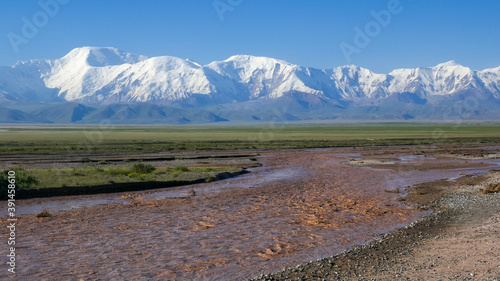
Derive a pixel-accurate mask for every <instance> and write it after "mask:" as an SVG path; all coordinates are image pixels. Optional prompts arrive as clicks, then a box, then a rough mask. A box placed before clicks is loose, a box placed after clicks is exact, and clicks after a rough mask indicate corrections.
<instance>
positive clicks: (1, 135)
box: [0, 123, 500, 155]
mask: <svg viewBox="0 0 500 281" xmlns="http://www.w3.org/2000/svg"><path fill="white" fill-rule="evenodd" d="M499 141H500V125H498V124H467V125H464V124H458V123H453V124H450V125H446V124H417V123H378V124H356V125H352V124H348V125H346V124H343V125H340V124H335V125H331V124H330V125H281V124H268V125H261V126H213V125H207V126H114V125H108V126H101V127H99V126H85V127H61V126H59V127H56V126H44V127H8V126H5V127H0V155H20V154H60V153H84V152H134V151H137V152H159V151H171V150H223V149H266V148H303V147H331V146H357V145H395V144H431V143H473V142H483V143H485V142H499Z"/></svg>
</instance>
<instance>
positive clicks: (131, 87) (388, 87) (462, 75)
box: [0, 47, 500, 122]
mask: <svg viewBox="0 0 500 281" xmlns="http://www.w3.org/2000/svg"><path fill="white" fill-rule="evenodd" d="M22 102H28V103H38V104H47V105H48V104H51V103H66V102H71V103H77V104H82V105H85V106H87V107H91V108H94V109H96V108H98V107H103V106H104V107H106V106H111V105H114V104H138V103H144V104H151V105H156V106H171V107H173V108H178V109H181V110H187V109H193V108H218V110H219V109H220V108H224V109H225V110H222V111H220V112H219V113H214V112H211V113H212V114H214V115H215V116H217V118H216V117H214V116H212V115H210V116H211V117H210V118H209V119H213V120H217V121H223V120H231V118H229V116H231V115H233V114H232V113H229V112H228V111H231V110H232V109H231V108H236V107H237V106H235V105H236V104H241V106H238V107H241V108H246V109H245V110H250V111H251V110H254V111H255V110H256V109H258V108H266V107H267V106H268V105H270V104H275V103H276V102H278V103H279V102H281V103H283V104H290V107H291V108H294V111H295V112H289V113H287V114H290V115H293V116H295V115H296V116H295V117H294V118H297V119H303V118H306V119H307V118H310V116H316V115H317V114H316V112H312V111H314V110H318V108H330V109H332V110H331V111H332V113H335V112H337V111H338V109H342V110H346V111H345V112H344V114H343V112H340V113H339V114H337V115H338V116H337V115H336V116H333V115H335V114H336V113H335V114H333V115H331V114H330V115H331V116H323V117H324V118H333V119H335V118H338V117H339V116H344V117H345V118H352V117H349V116H351V112H356V111H359V112H360V114H361V113H362V110H360V108H365V109H367V108H369V107H377V106H378V107H380V106H382V107H384V108H385V107H387V108H389V109H387V110H389V111H394V112H397V111H398V110H397V109H398V107H400V109H401V108H403V107H404V108H406V109H404V110H406V111H405V112H403V111H404V110H403V109H401V110H403V111H401V110H400V111H401V112H399V113H401V114H399V113H398V114H396V115H395V116H403V115H405V114H406V115H405V116H416V117H417V118H430V115H427V116H426V114H423V113H419V114H412V113H409V112H407V111H408V110H410V111H411V110H413V109H411V108H412V107H420V108H419V110H418V111H419V112H425V110H423V109H424V108H428V110H429V111H434V110H435V108H437V107H446V106H450V105H451V104H457V103H462V104H464V102H466V103H467V102H469V103H472V104H474V107H475V108H474V110H479V111H478V113H476V114H475V116H480V115H481V116H480V117H481V118H483V117H486V116H490V117H488V118H493V119H498V118H500V117H499V116H500V114H498V115H496V114H497V113H498V112H497V111H496V110H497V106H496V105H498V108H500V66H499V67H496V68H489V69H485V70H472V69H470V68H468V67H466V66H462V65H460V64H458V63H456V62H455V61H448V62H444V63H440V64H438V65H436V66H434V67H419V68H414V69H405V68H403V69H395V70H393V71H391V72H389V73H387V74H379V73H374V72H372V71H370V70H369V69H366V68H362V67H359V66H355V65H345V66H339V67H334V68H332V69H316V68H312V67H304V66H299V65H296V64H292V63H289V62H287V61H284V60H279V59H274V58H268V57H257V56H251V55H234V56H231V57H229V58H228V59H226V60H223V61H214V62H211V63H209V64H206V65H201V64H199V63H196V62H194V61H191V60H188V59H181V58H176V57H170V56H160V57H147V56H142V55H134V54H131V53H127V52H124V51H121V50H118V49H116V48H112V47H105V48H101V47H81V48H75V49H73V50H72V51H71V52H69V53H68V54H67V55H65V56H64V57H62V58H60V59H55V60H30V61H25V62H18V63H17V64H15V65H14V66H11V67H0V108H12V106H11V104H12V103H22ZM491 103H492V104H493V106H492V104H491ZM402 105H404V106H402ZM391 107H395V108H394V109H391ZM483 107H485V108H487V109H488V113H487V114H484V112H482V110H481V109H482V108H483ZM407 108H410V109H407ZM350 109H352V110H350ZM16 110H21V111H22V108H19V107H17V108H16ZM47 110H50V109H47ZM93 111H94V110H93V109H92V110H90V109H89V110H81V112H80V113H78V114H77V115H75V116H79V117H78V118H71V117H65V118H63V119H64V120H76V121H71V122H83V121H84V120H85V116H83V115H85V114H89V115H91V112H93ZM326 111H327V110H326V109H325V112H326ZM96 112H97V111H96ZM168 112H170V111H169V110H167V112H164V113H165V114H167V113H168ZM172 112H174V111H172ZM175 112H176V114H181V115H182V112H181V113H179V112H178V111H175ZM224 112H226V113H224ZM25 113H26V114H27V115H26V116H32V115H33V114H35V116H36V112H25ZM68 114H69V113H68ZM82 114H83V115H82ZM366 114H367V117H370V118H371V116H369V115H370V112H366ZM10 115H12V116H14V115H15V116H20V113H19V112H16V114H13V113H12V114H10ZM10 115H8V114H7V115H6V116H10ZM56 115H57V114H56ZM80 115H82V116H80ZM219 115H221V116H219ZM222 115H227V116H226V117H223V116H222ZM326 115H328V114H326ZM361 115H362V114H361ZM482 115H484V116H482ZM49 116H52V115H50V114H49ZM54 116H55V115H54ZM134 116H135V115H134ZM155 116H156V117H155V118H157V117H158V118H159V116H163V115H162V114H159V115H155ZM207 116H208V115H207ZM251 116H253V117H251V118H253V120H257V119H259V118H260V117H258V116H255V115H251ZM308 116H309V117H308ZM389 116H391V114H389ZM80 117H81V118H80ZM320 117H321V116H320ZM23 118H24V119H29V118H27V117H26V118H25V117H23ZM23 118H21V117H18V119H19V120H24V119H23ZM183 118H184V117H183V116H179V118H178V119H179V120H184V121H185V118H184V119H183ZM249 118H250V117H249ZM256 118H257V119H256ZM49 119H50V118H49ZM56 119H57V118H56ZM145 119H147V118H145ZM292 119H293V118H292ZM190 120H191V119H190ZM0 121H2V120H0ZM184 121H183V122H184ZM3 122H5V120H3ZM55 122H57V120H56V121H55ZM65 122H66V121H65ZM89 122H91V121H89Z"/></svg>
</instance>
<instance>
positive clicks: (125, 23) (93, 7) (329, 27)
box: [0, 0, 500, 73]
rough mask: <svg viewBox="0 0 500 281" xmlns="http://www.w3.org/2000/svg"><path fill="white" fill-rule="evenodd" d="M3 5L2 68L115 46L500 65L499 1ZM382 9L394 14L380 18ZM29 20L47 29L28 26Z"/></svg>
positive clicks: (204, 58) (382, 63)
mask: <svg viewBox="0 0 500 281" xmlns="http://www.w3.org/2000/svg"><path fill="white" fill-rule="evenodd" d="M54 1H60V2H54ZM66 2H67V3H66ZM0 3H2V9H0V50H1V51H0V65H13V64H15V63H16V62H17V61H19V60H28V59H34V58H48V59H55V58H60V57H62V56H64V55H65V54H66V53H68V52H69V51H71V50H72V49H73V48H76V47H81V46H101V47H107V46H112V47H116V48H119V49H121V50H124V51H127V52H131V53H136V54H143V55H147V56H160V55H169V56H176V57H180V58H189V59H191V60H194V61H197V62H199V63H201V64H206V63H209V62H211V61H214V60H224V59H226V58H228V57H230V56H232V55H235V54H249V55H257V56H268V57H274V58H278V59H283V60H286V61H289V62H291V63H295V64H299V65H303V66H311V67H316V68H332V67H336V66H341V65H346V64H355V65H359V66H362V67H366V68H369V69H371V70H372V71H374V72H377V73H387V72H389V71H391V70H392V69H395V68H403V67H407V68H413V67H419V66H434V65H436V64H438V63H441V62H445V61H448V60H455V61H457V62H458V63H460V64H463V65H466V66H469V67H471V68H473V69H484V68H490V67H497V66H500V17H499V16H498V15H499V11H500V1H493V0H491V1H489V0H487V1H457V0H454V1H452V0H447V1H430V0H420V1H418V0H413V1H411V0H399V1H397V0H383V1H379V0H365V1H361V0H350V1H347V0H346V1H332V0H329V1H327V0H324V1H319V0H316V1H315V0H308V1H306V0H304V1H297V0H274V1H271V0H267V1H266V0H215V1H214V0H176V1H174V0H170V1H169V0H164V1H160V0H158V1H148V0H144V1H127V0H108V1H103V0H37V1H32V0H24V1H19V0H1V2H0ZM39 3H52V4H53V3H57V9H56V8H54V5H52V6H50V8H51V9H49V10H47V11H49V12H47V11H45V10H44V9H43V8H42V6H41V5H40V4H39ZM214 6H217V7H218V8H219V10H217V9H216V8H215V7H214ZM389 7H392V8H391V9H390V8H389ZM373 13H377V14H379V15H387V14H389V15H390V19H388V17H383V16H381V19H382V20H379V21H377V20H376V19H375V17H374V16H373ZM221 15H222V17H223V18H221ZM26 21H28V22H29V23H26ZM35 23H36V24H37V25H35ZM30 24H33V25H34V26H35V28H36V29H38V30H36V31H35V32H33V30H32V29H31V30H30V29H29V28H26V27H25V26H27V25H30ZM23 28H24V29H25V30H24V31H25V32H24V34H23ZM356 28H357V29H356ZM356 30H358V31H359V30H361V32H362V33H363V34H364V35H359V34H358V33H357V31H356ZM25 35H26V36H25ZM356 36H357V37H356ZM363 36H365V37H364V39H366V38H368V41H367V40H364V41H363V40H361V39H360V38H362V37H363ZM356 38H357V39H358V41H356ZM12 42H14V43H12ZM361 43H362V44H361ZM341 46H344V48H341ZM346 46H347V47H346ZM16 49H17V50H16ZM346 50H347V51H346Z"/></svg>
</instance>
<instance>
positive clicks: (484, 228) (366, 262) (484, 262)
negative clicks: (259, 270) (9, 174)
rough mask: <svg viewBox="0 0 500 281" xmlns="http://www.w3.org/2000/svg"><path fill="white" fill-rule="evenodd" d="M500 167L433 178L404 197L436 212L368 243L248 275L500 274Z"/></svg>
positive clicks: (485, 277) (294, 277)
mask: <svg viewBox="0 0 500 281" xmlns="http://www.w3.org/2000/svg"><path fill="white" fill-rule="evenodd" d="M498 182H500V172H495V171H493V172H492V173H490V174H488V175H483V176H477V177H471V176H465V177H462V178H460V179H457V180H456V181H454V182H450V181H443V180H441V181H436V182H432V183H425V184H420V185H418V186H416V187H415V188H413V189H411V190H410V194H409V195H408V196H407V198H406V201H407V202H408V203H409V204H415V205H417V206H421V207H423V208H427V207H428V208H432V209H434V212H433V213H432V214H431V215H429V216H427V217H425V218H423V219H421V220H419V221H417V222H414V223H412V224H411V225H409V226H407V227H404V228H401V229H397V230H395V231H393V232H392V233H390V234H386V235H384V236H381V237H379V238H378V239H375V240H374V241H372V242H371V243H369V244H366V245H363V246H356V247H354V248H353V249H351V250H348V251H345V252H343V253H341V254H339V255H335V256H331V257H329V258H324V259H320V260H315V261H311V262H309V263H305V264H300V265H297V266H296V267H293V268H288V269H284V270H283V271H281V272H278V273H275V274H268V275H260V276H258V277H256V278H254V279H251V280H500V246H499V244H498V239H499V238H500V194H499V193H496V194H490V195H484V194H478V193H477V191H478V190H479V188H484V186H487V185H488V184H490V183H498Z"/></svg>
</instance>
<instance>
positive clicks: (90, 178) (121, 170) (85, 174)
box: [0, 163, 241, 188]
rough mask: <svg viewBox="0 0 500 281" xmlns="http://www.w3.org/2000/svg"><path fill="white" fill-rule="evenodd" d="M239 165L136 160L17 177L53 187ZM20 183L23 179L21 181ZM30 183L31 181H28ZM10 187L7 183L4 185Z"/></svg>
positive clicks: (194, 174) (184, 175) (196, 175)
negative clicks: (161, 164)
mask: <svg viewBox="0 0 500 281" xmlns="http://www.w3.org/2000/svg"><path fill="white" fill-rule="evenodd" d="M240 169H241V168H235V167H186V166H178V167H174V168H167V167H163V168H157V167H154V166H152V165H149V164H143V163H136V164H133V165H131V166H129V167H92V166H86V167H81V168H64V169H31V170H24V169H18V170H17V171H18V172H16V176H18V178H17V179H20V180H22V182H23V183H24V185H22V188H49V187H71V186H93V185H102V184H110V183H125V182H140V181H169V180H194V179H206V178H207V177H212V176H214V175H215V174H217V173H219V172H234V171H238V170H240ZM7 172H8V170H6V171H4V172H2V173H1V174H0V181H1V180H3V178H6V176H5V175H7ZM19 182H20V181H19ZM28 182H30V184H27V183H28ZM3 186H7V184H5V185H3Z"/></svg>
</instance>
